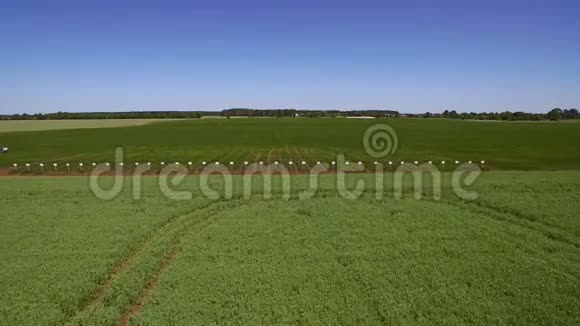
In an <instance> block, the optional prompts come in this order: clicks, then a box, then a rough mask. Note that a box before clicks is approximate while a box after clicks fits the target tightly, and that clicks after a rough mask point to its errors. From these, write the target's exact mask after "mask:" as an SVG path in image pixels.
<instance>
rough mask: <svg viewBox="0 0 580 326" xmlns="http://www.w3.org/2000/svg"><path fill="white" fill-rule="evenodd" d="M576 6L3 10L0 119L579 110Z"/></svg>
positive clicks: (81, 5) (162, 5)
mask: <svg viewBox="0 0 580 326" xmlns="http://www.w3.org/2000/svg"><path fill="white" fill-rule="evenodd" d="M579 16H580V1H534V0H527V1H519V0H518V1H496V0H487V1H469V0H464V1H445V0H439V1H315V0H310V1H304V0H293V1H274V0H271V1H251V0H247V1H219V0H218V1H155V2H148V1H78V0H77V1H58V0H53V1H44V0H42V1H26V0H19V1H16V0H14V1H6V0H1V1H0V113H24V112H27V113H35V112H55V111H59V110H62V111H69V112H70V111H127V110H202V109H205V110H221V109H225V108H230V107H254V108H302V109H309V108H310V109H331V108H338V109H397V110H399V111H401V112H425V111H431V112H439V111H442V110H444V109H455V110H457V111H503V110H512V111H517V110H521V111H531V112H544V111H547V110H548V109H550V108H553V107H562V108H572V107H580V19H578V17H579Z"/></svg>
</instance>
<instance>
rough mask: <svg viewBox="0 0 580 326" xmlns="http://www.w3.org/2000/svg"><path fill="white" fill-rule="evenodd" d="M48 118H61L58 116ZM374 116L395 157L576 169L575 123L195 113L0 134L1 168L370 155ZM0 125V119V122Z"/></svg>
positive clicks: (579, 134)
mask: <svg viewBox="0 0 580 326" xmlns="http://www.w3.org/2000/svg"><path fill="white" fill-rule="evenodd" d="M49 123H56V124H59V123H61V122H60V121H55V122H52V121H50V122H49ZM376 123H387V124H389V125H391V126H392V127H393V128H394V129H395V131H396V132H397V134H398V138H399V147H398V151H397V152H396V153H395V154H394V155H393V156H390V157H389V159H391V160H394V161H400V160H404V161H421V162H425V161H429V160H432V161H434V162H440V161H442V160H445V161H448V162H450V161H454V160H459V161H462V162H463V161H468V160H472V161H474V162H479V161H481V160H485V161H486V162H487V163H486V168H487V169H494V170H572V169H580V143H579V142H578V139H580V124H579V123H554V122H535V123H522V122H514V123H511V122H501V123H499V122H491V123H490V122H488V123H484V122H478V121H461V120H444V119H385V120H378V119H377V120H357V119H340V118H339V119H202V120H186V121H172V122H159V123H152V124H148V125H144V126H136V127H121V128H100V129H71V130H51V131H29V132H3V133H0V145H5V146H8V147H9V148H10V153H9V154H7V155H0V167H2V166H3V167H8V166H11V165H12V164H13V163H19V164H24V163H32V164H37V163H41V162H42V163H51V162H58V163H66V162H70V163H71V164H76V163H78V162H84V163H88V162H106V161H112V159H113V153H114V149H115V147H116V146H122V147H124V148H125V150H126V160H127V161H129V162H131V161H138V162H152V163H154V164H159V162H175V161H180V162H188V161H192V162H195V164H196V165H200V164H201V162H203V161H208V162H209V161H214V160H217V161H222V162H229V161H234V162H235V163H236V164H241V162H243V161H249V162H258V161H264V162H274V161H282V162H287V161H290V160H292V161H302V160H304V161H307V162H308V163H309V164H313V163H314V162H316V161H324V162H330V161H332V160H335V159H336V154H337V153H342V154H344V155H346V157H347V159H349V160H353V161H355V160H361V161H364V162H367V163H368V162H372V161H374V160H375V159H374V158H372V157H369V156H368V155H367V153H366V152H365V151H364V149H363V146H362V137H363V134H364V132H365V130H366V129H367V128H368V127H369V126H371V125H373V124H376ZM0 126H1V125H0Z"/></svg>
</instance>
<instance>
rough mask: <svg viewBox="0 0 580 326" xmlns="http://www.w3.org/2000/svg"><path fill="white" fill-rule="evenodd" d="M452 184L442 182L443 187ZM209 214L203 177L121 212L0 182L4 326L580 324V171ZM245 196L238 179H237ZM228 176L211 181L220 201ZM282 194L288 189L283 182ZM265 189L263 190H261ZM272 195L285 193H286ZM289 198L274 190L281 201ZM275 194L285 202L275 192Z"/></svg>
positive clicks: (64, 183)
mask: <svg viewBox="0 0 580 326" xmlns="http://www.w3.org/2000/svg"><path fill="white" fill-rule="evenodd" d="M448 176H449V175H445V177H444V178H443V179H444V181H445V180H448ZM383 177H384V178H385V180H386V184H387V186H386V187H385V189H384V192H382V193H384V198H383V199H381V200H377V199H375V194H374V190H373V187H372V185H374V184H375V183H374V181H373V180H372V175H350V176H349V178H350V179H349V184H354V182H355V181H356V180H358V179H363V180H366V181H367V185H368V186H369V188H367V191H366V192H365V194H363V195H362V197H361V198H360V199H357V200H347V199H344V198H341V197H340V196H339V195H337V193H336V190H335V189H336V186H335V180H334V176H332V175H327V176H323V177H322V179H321V185H320V190H319V192H318V193H317V194H316V195H315V197H314V198H312V199H310V200H298V199H297V193H298V192H299V191H300V190H302V189H305V187H306V186H305V185H306V181H307V177H306V176H294V177H293V179H292V182H293V183H292V184H293V191H292V197H291V198H290V200H288V201H287V200H283V199H282V198H280V196H278V195H276V194H275V195H274V197H273V198H272V199H270V200H264V199H262V198H260V196H256V197H255V198H252V199H249V200H244V199H241V198H240V192H239V189H238V188H237V189H238V190H236V191H235V192H234V199H233V200H231V201H209V200H208V199H205V198H204V197H203V196H201V195H200V193H199V190H198V189H197V186H196V185H197V184H198V181H199V177H197V176H190V177H188V178H187V179H186V181H184V183H183V184H181V185H179V186H178V188H179V189H189V190H191V191H193V193H194V196H193V199H191V200H186V201H171V200H168V199H166V198H165V197H164V196H162V195H161V193H160V191H159V187H158V186H157V183H156V182H157V181H156V178H154V177H149V178H147V179H146V180H145V187H144V193H143V197H142V198H141V199H140V200H133V199H132V198H131V195H130V194H131V184H130V178H127V182H128V183H127V184H126V185H125V188H124V192H123V193H122V194H121V195H120V196H119V197H117V198H116V199H114V200H112V201H102V200H98V199H96V198H95V197H93V196H92V195H91V194H90V192H89V190H88V185H87V181H86V179H85V178H74V177H69V178H67V177H4V178H1V179H0V207H2V209H1V210H0V225H2V227H1V228H0V259H1V260H2V264H1V265H0V274H1V275H2V278H0V307H1V308H0V320H2V323H3V324H7V325H16V324H19V325H32V324H35V325H54V324H72V325H76V324H83V325H95V324H96V325H113V324H117V323H120V324H124V323H125V322H126V321H129V322H131V323H136V324H148V325H151V324H184V325H185V324H377V325H378V324H417V323H418V324H445V325H449V324H468V323H469V324H517V325H519V324H560V325H561V324H568V325H577V324H578V323H580V310H578V307H579V306H580V282H579V281H580V220H579V219H578V216H579V215H578V213H579V207H578V198H579V196H580V173H579V172H572V171H569V172H488V173H487V174H485V175H484V176H482V177H481V178H480V180H479V181H478V183H477V184H476V185H475V186H474V187H473V190H477V191H478V192H479V194H480V197H479V199H477V200H476V201H472V202H469V201H463V200H459V199H458V198H457V197H455V196H454V195H453V194H452V192H451V189H450V188H449V184H448V181H445V182H444V189H443V197H442V199H441V200H439V201H438V200H433V199H430V198H429V193H430V192H429V188H427V189H426V190H425V195H426V197H425V198H424V199H425V200H415V199H412V198H411V196H410V191H411V189H407V190H406V191H405V193H406V194H407V195H406V196H405V198H404V199H401V200H395V199H394V198H393V192H392V188H391V187H389V186H388V185H389V184H391V183H392V181H391V178H392V175H385V176H383ZM235 178H236V179H235V180H236V184H238V183H239V181H240V177H235ZM220 180H221V179H219V178H217V179H215V180H213V181H212V184H213V185H214V186H215V187H216V189H219V188H220V185H221V182H220ZM276 181H279V179H276ZM256 182H257V183H259V180H257V181H256ZM276 184H277V183H275V185H276ZM276 189H277V190H279V189H280V188H278V187H275V190H276ZM275 192H276V191H275Z"/></svg>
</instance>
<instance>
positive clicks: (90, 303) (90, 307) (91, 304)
mask: <svg viewBox="0 0 580 326" xmlns="http://www.w3.org/2000/svg"><path fill="white" fill-rule="evenodd" d="M212 205H215V203H209V204H207V205H204V206H202V207H199V208H196V209H195V210H192V211H189V212H186V213H183V214H176V215H175V216H172V217H170V218H169V219H168V220H167V221H166V222H165V223H163V224H162V225H161V226H159V227H157V228H155V229H154V230H151V231H150V232H149V233H148V234H147V235H146V236H145V239H144V240H143V241H141V242H140V244H139V245H138V246H137V247H136V248H135V249H134V250H133V251H132V253H131V254H130V255H129V256H128V257H126V258H124V259H121V260H120V261H118V262H117V263H116V264H115V265H114V267H113V268H112V269H111V270H110V271H109V273H108V274H107V276H106V278H105V281H104V282H103V283H102V284H101V286H100V287H99V288H98V289H97V290H96V291H95V292H94V293H93V294H92V295H91V296H90V297H89V298H87V299H86V300H83V301H82V302H84V304H82V308H81V309H80V310H79V311H78V312H77V313H76V314H75V315H73V316H71V317H70V318H69V319H67V320H66V321H65V322H64V323H63V324H65V325H69V324H73V323H74V322H76V321H79V320H82V319H83V318H85V317H87V316H90V315H91V314H92V313H93V312H94V311H95V310H96V309H97V308H98V307H99V306H100V305H101V304H102V302H103V300H104V299H105V297H106V296H107V294H108V292H109V290H110V289H111V288H112V287H113V284H114V282H115V281H116V280H117V279H118V278H119V277H120V276H121V275H123V273H125V272H127V271H128V270H130V269H131V268H133V267H134V264H135V262H136V261H137V260H138V259H139V258H140V257H142V256H143V255H144V254H145V253H146V252H147V249H149V247H150V246H151V245H152V244H153V243H154V242H155V241H156V240H157V238H159V237H161V236H162V235H163V234H164V233H166V232H168V230H170V229H171V228H172V226H173V225H174V224H177V223H178V222H179V221H181V220H183V219H186V218H187V217H189V216H191V215H193V214H195V213H196V212H199V211H203V210H206V209H208V208H210V207H211V206H212Z"/></svg>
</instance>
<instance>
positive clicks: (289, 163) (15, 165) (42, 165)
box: [13, 161, 485, 168]
mask: <svg viewBox="0 0 580 326" xmlns="http://www.w3.org/2000/svg"><path fill="white" fill-rule="evenodd" d="M256 163H258V164H260V165H263V164H264V162H263V161H260V162H256ZM273 163H274V164H280V162H278V161H274V162H273ZM405 163H406V162H405V161H401V162H400V164H401V165H403V164H405ZM419 163H420V162H419V161H413V164H415V165H417V164H419ZM426 163H427V164H433V161H426ZM446 163H447V162H445V161H441V165H445V164H446ZM454 163H455V164H460V163H461V162H460V161H454ZM466 163H469V164H473V161H467V162H466ZM141 164H145V165H149V166H151V165H152V163H151V162H147V163H139V162H135V163H134V165H135V166H139V165H141ZM173 164H175V165H181V163H180V162H174V163H173ZM201 164H202V165H208V164H215V165H220V164H222V163H220V162H219V161H216V162H213V163H208V162H201ZM243 164H244V165H249V164H250V162H248V161H244V162H243ZM297 164H298V163H297ZM316 164H317V165H320V164H323V163H322V162H320V161H316ZM330 164H331V165H336V162H335V161H332V162H330ZM345 164H346V165H350V164H359V165H362V164H363V162H362V161H358V162H353V163H351V162H349V161H346V162H345ZM373 164H374V165H377V164H379V162H377V161H375V162H373ZM387 164H388V165H393V164H396V162H393V161H388V162H387ZM480 164H482V165H483V164H485V161H480ZM105 165H106V166H110V165H111V164H110V163H108V162H107V163H105ZM124 165H125V163H123V162H121V163H119V166H124ZM159 165H161V166H164V165H166V163H165V162H160V163H159ZM187 165H189V166H193V165H194V163H193V162H187ZM229 165H235V162H234V161H230V162H229ZM288 165H294V162H293V161H289V162H288ZM300 165H308V163H307V162H306V161H302V162H300ZM24 166H25V167H27V168H29V167H31V166H33V165H32V164H30V163H25V164H24ZM38 166H39V167H41V168H44V167H45V166H49V165H45V164H44V163H38ZM52 166H53V167H55V168H56V167H58V166H59V164H58V163H52ZM64 166H66V167H67V168H70V167H71V166H72V164H71V163H64ZM78 166H79V167H81V168H82V167H84V166H85V164H84V163H78ZM90 166H93V167H95V166H97V163H94V162H93V163H91V164H90ZM13 167H14V168H18V167H19V165H18V163H14V164H13Z"/></svg>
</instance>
